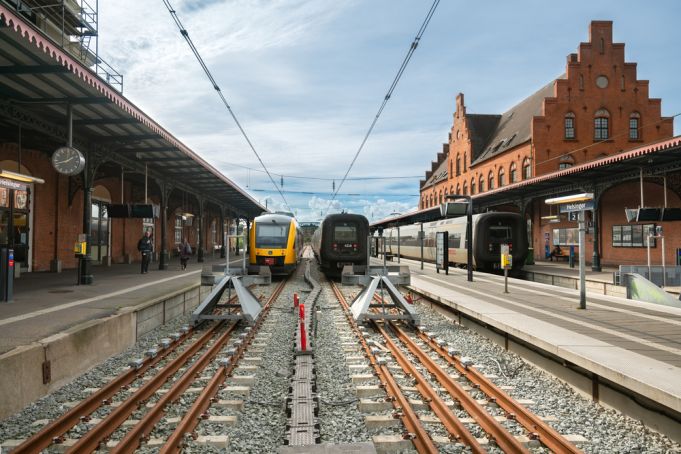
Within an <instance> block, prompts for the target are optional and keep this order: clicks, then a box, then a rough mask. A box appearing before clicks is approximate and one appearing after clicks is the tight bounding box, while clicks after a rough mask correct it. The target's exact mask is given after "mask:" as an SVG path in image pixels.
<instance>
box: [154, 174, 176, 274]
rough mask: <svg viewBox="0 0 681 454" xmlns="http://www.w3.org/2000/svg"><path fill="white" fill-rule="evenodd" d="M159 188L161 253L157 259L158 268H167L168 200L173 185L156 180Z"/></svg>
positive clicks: (168, 259) (168, 257) (168, 258)
mask: <svg viewBox="0 0 681 454" xmlns="http://www.w3.org/2000/svg"><path fill="white" fill-rule="evenodd" d="M157 183H158V186H159V187H160V188H161V214H160V216H161V254H160V255H159V259H158V269H159V270H167V269H168V263H169V262H170V254H169V253H168V200H169V199H170V193H171V192H173V185H172V184H169V183H166V182H164V181H162V180H157Z"/></svg>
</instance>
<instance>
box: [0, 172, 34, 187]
mask: <svg viewBox="0 0 681 454" xmlns="http://www.w3.org/2000/svg"><path fill="white" fill-rule="evenodd" d="M0 177H2V178H7V179H9V180H16V181H21V182H24V183H38V184H43V183H45V180H43V179H42V178H38V177H32V176H31V175H24V174H23V173H17V172H10V171H9V170H1V171H0Z"/></svg>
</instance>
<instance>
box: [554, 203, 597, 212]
mask: <svg viewBox="0 0 681 454" xmlns="http://www.w3.org/2000/svg"><path fill="white" fill-rule="evenodd" d="M593 209H594V201H593V200H587V201H584V202H575V203H565V204H563V205H560V212H561V213H571V212H573V211H585V210H593Z"/></svg>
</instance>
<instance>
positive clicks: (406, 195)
mask: <svg viewBox="0 0 681 454" xmlns="http://www.w3.org/2000/svg"><path fill="white" fill-rule="evenodd" d="M250 190H251V191H254V192H274V190H272V189H256V188H250ZM282 192H283V193H285V194H305V195H333V194H334V193H333V192H321V191H290V190H288V189H287V190H282ZM340 195H343V196H350V197H362V196H365V197H420V195H419V194H356V193H349V192H346V193H343V194H340Z"/></svg>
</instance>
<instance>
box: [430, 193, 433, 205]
mask: <svg viewBox="0 0 681 454" xmlns="http://www.w3.org/2000/svg"><path fill="white" fill-rule="evenodd" d="M430 206H433V194H431V195H430Z"/></svg>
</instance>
